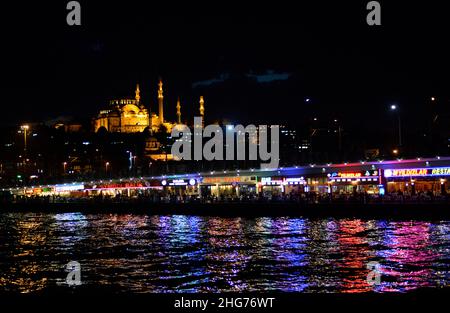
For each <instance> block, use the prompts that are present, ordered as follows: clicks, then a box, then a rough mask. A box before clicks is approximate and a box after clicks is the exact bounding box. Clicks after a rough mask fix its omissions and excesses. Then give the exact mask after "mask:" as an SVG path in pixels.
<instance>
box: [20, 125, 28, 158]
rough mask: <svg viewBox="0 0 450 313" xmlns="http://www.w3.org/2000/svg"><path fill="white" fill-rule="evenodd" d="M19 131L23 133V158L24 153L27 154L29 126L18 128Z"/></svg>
mask: <svg viewBox="0 0 450 313" xmlns="http://www.w3.org/2000/svg"><path fill="white" fill-rule="evenodd" d="M20 129H21V130H22V131H23V151H24V156H25V157H26V152H27V131H28V129H30V126H28V125H22V126H20Z"/></svg>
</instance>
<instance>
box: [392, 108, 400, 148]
mask: <svg viewBox="0 0 450 313" xmlns="http://www.w3.org/2000/svg"><path fill="white" fill-rule="evenodd" d="M391 111H396V112H397V118H398V146H399V147H401V145H402V120H401V118H400V112H399V108H398V106H397V105H396V104H392V105H391Z"/></svg>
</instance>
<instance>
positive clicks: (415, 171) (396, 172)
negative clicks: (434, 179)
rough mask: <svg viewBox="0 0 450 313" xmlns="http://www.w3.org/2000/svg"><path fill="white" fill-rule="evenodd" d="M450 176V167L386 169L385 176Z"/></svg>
mask: <svg viewBox="0 0 450 313" xmlns="http://www.w3.org/2000/svg"><path fill="white" fill-rule="evenodd" d="M413 176H415V177H417V176H419V177H420V176H422V177H423V176H450V167H435V168H408V169H392V170H391V169H387V170H384V177H413Z"/></svg>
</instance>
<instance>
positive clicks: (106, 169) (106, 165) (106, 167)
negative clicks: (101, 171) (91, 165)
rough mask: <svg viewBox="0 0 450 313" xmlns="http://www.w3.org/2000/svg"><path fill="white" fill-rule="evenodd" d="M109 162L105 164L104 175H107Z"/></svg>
mask: <svg viewBox="0 0 450 313" xmlns="http://www.w3.org/2000/svg"><path fill="white" fill-rule="evenodd" d="M108 167H109V162H106V163H105V174H108Z"/></svg>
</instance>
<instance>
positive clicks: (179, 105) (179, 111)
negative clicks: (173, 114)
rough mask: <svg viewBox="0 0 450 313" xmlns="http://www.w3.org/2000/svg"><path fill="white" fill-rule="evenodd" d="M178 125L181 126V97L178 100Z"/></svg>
mask: <svg viewBox="0 0 450 313" xmlns="http://www.w3.org/2000/svg"><path fill="white" fill-rule="evenodd" d="M177 123H178V124H181V104H180V97H178V100H177Z"/></svg>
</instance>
